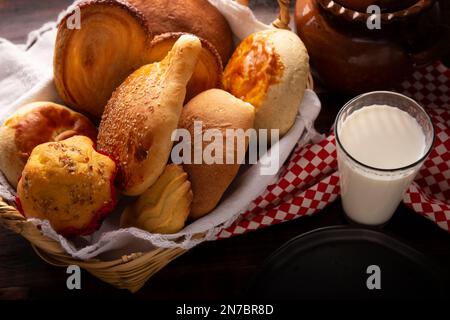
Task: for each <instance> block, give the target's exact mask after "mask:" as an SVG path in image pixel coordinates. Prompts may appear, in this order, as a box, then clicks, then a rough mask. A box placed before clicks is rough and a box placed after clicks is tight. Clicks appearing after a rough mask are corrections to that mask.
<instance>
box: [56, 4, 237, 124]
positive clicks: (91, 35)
mask: <svg viewBox="0 0 450 320" xmlns="http://www.w3.org/2000/svg"><path fill="white" fill-rule="evenodd" d="M130 2H131V4H130ZM78 8H79V9H80V15H81V19H80V20H81V25H80V28H79V29H76V28H73V27H72V26H70V23H69V26H68V22H70V20H69V19H71V18H72V16H73V14H74V13H73V12H70V13H68V14H67V15H66V16H65V17H64V18H63V19H62V20H61V22H60V23H59V25H58V33H57V37H56V45H55V52H54V62H53V66H54V67H53V70H54V79H55V85H56V89H57V91H58V93H59V95H60V96H61V98H62V99H63V101H64V102H65V103H66V104H67V105H68V106H69V107H71V108H73V109H74V110H77V111H80V112H82V113H83V114H86V115H89V116H90V118H91V119H93V120H95V121H98V120H100V118H101V115H102V113H103V110H104V108H105V106H106V103H107V102H108V100H109V98H110V97H111V94H112V92H113V91H114V89H116V88H117V87H118V86H119V85H120V84H121V83H122V82H123V81H124V80H125V79H126V77H127V76H129V75H130V74H131V73H132V72H134V71H135V70H136V69H138V68H139V67H141V66H143V65H145V64H148V63H152V62H155V60H152V58H151V57H150V56H149V55H150V53H151V44H150V43H151V41H152V40H153V38H154V37H155V36H157V35H159V34H162V33H167V32H187V33H192V34H196V35H198V36H199V37H200V38H203V39H205V41H204V43H205V44H206V43H210V44H212V45H211V46H209V47H212V46H214V47H215V48H216V49H217V51H218V53H219V55H220V56H221V60H222V61H225V62H226V61H227V60H228V58H229V56H230V54H231V50H232V34H231V30H230V28H229V26H228V23H227V21H226V20H225V18H224V17H223V16H222V15H221V14H220V13H219V11H218V10H217V9H216V8H214V7H213V6H212V5H211V4H209V3H208V1H207V0H177V1H166V0H152V1H147V0H145V1H139V0H134V1H113V0H104V1H84V2H81V3H79V4H78ZM209 47H207V48H206V49H207V50H209V49H210V48H209ZM159 52H160V51H159ZM205 65H207V66H209V65H210V63H209V62H206V64H205ZM200 70H201V69H200ZM210 71H211V72H214V74H213V75H214V77H216V76H217V74H219V75H221V73H216V72H217V70H216V66H214V69H211V70H210ZM220 71H222V70H220ZM197 79H205V77H204V74H203V75H201V76H198V77H197ZM211 79H213V78H211ZM214 81H215V79H214ZM208 83H209V82H208ZM198 86H199V87H201V85H200V84H199V85H198ZM214 86H217V85H216V84H214ZM208 88H209V87H208ZM191 96H194V94H189V95H188V97H191Z"/></svg>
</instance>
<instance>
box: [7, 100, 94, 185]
mask: <svg viewBox="0 0 450 320" xmlns="http://www.w3.org/2000/svg"><path fill="white" fill-rule="evenodd" d="M74 135H84V136H87V137H89V138H91V139H93V140H94V141H95V139H96V137H97V129H96V128H95V126H94V125H93V124H92V123H91V122H90V121H89V119H88V118H86V117H85V116H83V115H82V114H80V113H78V112H74V111H72V110H70V109H69V108H66V107H64V106H62V105H59V104H56V103H52V102H33V103H30V104H27V105H25V106H23V107H21V108H20V109H19V110H17V111H16V112H15V113H14V114H13V115H11V116H10V117H9V118H8V119H7V120H6V121H5V122H4V123H3V125H2V126H1V127H0V150H1V152H0V171H2V172H3V173H4V174H5V176H6V178H7V179H8V181H9V183H11V185H12V186H14V187H16V186H17V183H18V182H19V178H20V175H21V174H22V170H23V168H24V167H25V163H26V162H27V160H28V157H29V156H30V154H31V151H32V150H33V149H34V147H36V146H37V145H39V144H41V143H45V142H50V141H60V140H64V139H66V138H70V137H71V136H74Z"/></svg>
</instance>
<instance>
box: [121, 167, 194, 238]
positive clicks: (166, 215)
mask: <svg viewBox="0 0 450 320" xmlns="http://www.w3.org/2000/svg"><path fill="white" fill-rule="evenodd" d="M187 177H188V176H187V173H186V172H184V171H183V168H182V167H181V166H177V165H174V164H170V165H168V166H166V168H165V169H164V171H163V173H162V174H161V176H159V178H158V180H156V182H155V183H154V184H153V185H152V186H151V187H150V188H149V189H148V190H146V191H145V192H144V193H143V194H142V195H141V196H140V197H139V199H138V200H137V201H136V202H135V203H133V204H132V205H130V206H129V207H128V208H126V209H125V211H124V212H123V214H122V216H121V219H120V226H121V227H122V228H128V227H136V228H140V229H143V230H146V231H148V232H152V233H176V232H178V231H180V230H181V229H183V227H184V224H185V222H186V219H187V217H188V216H189V209H190V205H191V202H192V191H191V184H190V182H189V181H188V179H187Z"/></svg>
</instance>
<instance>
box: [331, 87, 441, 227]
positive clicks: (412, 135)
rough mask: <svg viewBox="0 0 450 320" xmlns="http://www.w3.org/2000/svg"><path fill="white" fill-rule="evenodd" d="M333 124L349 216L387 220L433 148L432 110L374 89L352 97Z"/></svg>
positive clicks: (366, 221) (377, 221)
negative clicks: (430, 112) (428, 110)
mask: <svg viewBox="0 0 450 320" xmlns="http://www.w3.org/2000/svg"><path fill="white" fill-rule="evenodd" d="M334 129H335V135H336V146H337V158H338V167H339V176H340V187H341V198H342V204H343V207H344V211H345V213H346V215H347V217H348V218H350V220H352V221H353V222H356V223H360V224H366V225H373V226H377V225H382V224H384V223H386V222H387V221H388V220H389V219H390V218H391V217H392V215H393V213H394V211H395V210H396V208H397V206H398V205H399V203H400V201H401V200H402V198H403V195H404V193H405V192H406V190H407V189H408V187H409V185H410V184H411V182H412V181H413V180H414V177H415V176H416V174H417V172H418V171H419V169H420V167H421V166H422V164H423V162H424V161H425V159H426V158H427V156H428V155H429V153H430V152H431V149H432V146H433V143H434V128H433V124H432V122H431V119H430V116H429V115H428V114H427V113H426V111H425V110H424V109H423V108H422V107H421V106H420V105H419V104H418V103H417V102H415V101H414V100H412V99H410V98H408V97H406V96H404V95H401V94H398V93H395V92H389V91H376V92H370V93H366V94H363V95H360V96H358V97H356V98H354V99H353V100H351V101H349V102H348V103H347V104H346V105H345V106H344V107H343V108H342V109H341V111H340V112H339V114H338V116H337V118H336V122H335V127H334Z"/></svg>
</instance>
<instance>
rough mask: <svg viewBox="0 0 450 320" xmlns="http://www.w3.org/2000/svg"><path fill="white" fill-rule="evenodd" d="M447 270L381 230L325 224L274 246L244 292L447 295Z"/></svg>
mask: <svg viewBox="0 0 450 320" xmlns="http://www.w3.org/2000/svg"><path fill="white" fill-rule="evenodd" d="M449 273H450V271H449V270H445V269H443V268H442V267H441V266H439V265H438V264H436V263H435V262H434V261H433V260H430V259H429V258H427V257H426V256H425V255H424V254H422V253H420V252H418V251H417V250H415V249H413V248H411V247H409V246H408V245H406V244H404V243H402V242H401V241H399V240H397V239H395V238H393V237H391V236H388V235H386V234H384V233H382V232H380V231H377V230H373V229H364V228H359V227H328V228H322V229H318V230H315V231H312V232H309V233H306V234H303V235H301V236H298V237H296V238H294V239H292V240H291V241H289V242H288V243H286V244H285V245H283V246H282V247H281V248H279V249H278V250H277V251H275V252H274V253H273V254H272V255H271V256H270V257H269V258H268V259H267V261H266V262H265V263H264V265H263V266H262V268H261V269H260V271H259V272H258V273H257V275H256V276H255V277H254V279H253V281H252V282H251V285H250V287H249V289H248V291H247V294H248V295H249V296H250V297H255V298H266V299H365V298H370V299H372V298H382V299H384V298H400V299H408V298H426V299H433V298H448V297H449V292H448V288H449V280H448V278H449V277H448V276H449Z"/></svg>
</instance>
